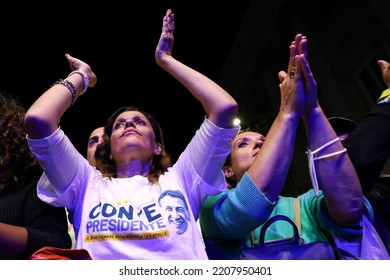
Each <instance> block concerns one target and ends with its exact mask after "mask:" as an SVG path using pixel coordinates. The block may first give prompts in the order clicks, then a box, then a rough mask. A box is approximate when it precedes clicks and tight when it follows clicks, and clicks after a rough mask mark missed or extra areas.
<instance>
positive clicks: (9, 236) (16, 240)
mask: <svg viewBox="0 0 390 280" xmlns="http://www.w3.org/2000/svg"><path fill="white" fill-rule="evenodd" d="M26 245H27V230H26V229H25V228H24V227H18V226H13V225H8V224H4V223H0V248H1V250H0V259H8V260H10V259H17V258H19V257H20V256H22V255H23V253H24V251H25V250H26Z"/></svg>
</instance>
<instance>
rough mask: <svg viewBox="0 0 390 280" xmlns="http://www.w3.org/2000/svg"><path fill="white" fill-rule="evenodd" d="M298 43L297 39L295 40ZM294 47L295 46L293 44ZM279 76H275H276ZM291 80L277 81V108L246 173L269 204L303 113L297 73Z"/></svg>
mask: <svg viewBox="0 0 390 280" xmlns="http://www.w3.org/2000/svg"><path fill="white" fill-rule="evenodd" d="M297 39H298V40H300V38H297ZM294 44H295V42H294ZM294 44H292V45H291V46H290V62H289V65H290V67H289V68H291V65H294V64H295V55H296V54H297V49H296V47H295V45H294ZM280 75H282V73H279V76H280ZM295 75H296V76H295V78H290V77H289V76H288V77H280V80H281V82H282V83H281V84H280V85H279V87H280V92H281V104H280V110H279V113H278V115H277V117H276V119H275V121H274V122H273V124H272V126H271V128H270V130H269V132H268V133H267V137H266V139H265V141H264V144H263V146H262V148H261V149H260V151H259V153H258V154H257V156H256V159H255V161H254V162H253V164H252V165H251V167H250V168H249V170H248V174H249V176H250V177H251V178H252V180H253V181H254V182H255V184H256V186H258V187H259V188H260V190H261V191H262V192H263V193H264V195H265V196H267V198H268V199H269V200H270V201H275V200H276V199H277V198H278V196H279V194H280V192H281V190H282V188H283V185H284V183H285V180H286V177H287V173H288V170H289V167H290V163H291V159H292V156H293V151H294V143H295V137H296V131H297V127H298V123H299V120H300V119H301V116H302V114H303V112H304V105H305V104H304V94H303V89H302V82H301V81H300V73H298V72H297V73H296V74H295Z"/></svg>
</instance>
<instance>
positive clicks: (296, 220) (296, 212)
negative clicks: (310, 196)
mask: <svg viewBox="0 0 390 280" xmlns="http://www.w3.org/2000/svg"><path fill="white" fill-rule="evenodd" d="M293 208H294V223H295V224H296V225H297V228H298V232H299V234H300V233H301V203H300V202H299V196H298V197H297V198H296V199H294V200H293Z"/></svg>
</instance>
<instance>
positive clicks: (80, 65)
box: [65, 54, 97, 87]
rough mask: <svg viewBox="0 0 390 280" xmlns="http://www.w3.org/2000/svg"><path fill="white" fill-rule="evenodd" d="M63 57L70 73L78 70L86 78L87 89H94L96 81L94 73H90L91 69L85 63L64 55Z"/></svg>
mask: <svg viewBox="0 0 390 280" xmlns="http://www.w3.org/2000/svg"><path fill="white" fill-rule="evenodd" d="M65 57H66V59H67V60H68V63H69V66H70V69H71V70H72V71H75V70H79V71H81V72H83V73H84V74H85V75H87V76H88V79H89V87H94V86H95V85H96V81H97V78H96V75H95V73H93V72H92V69H91V67H90V66H89V65H88V64H87V63H85V62H84V61H82V60H80V59H78V58H75V57H73V56H71V55H69V54H65Z"/></svg>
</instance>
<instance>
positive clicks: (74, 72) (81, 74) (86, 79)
mask: <svg viewBox="0 0 390 280" xmlns="http://www.w3.org/2000/svg"><path fill="white" fill-rule="evenodd" d="M73 74H79V75H80V76H81V78H83V92H82V93H80V94H79V96H80V95H82V94H83V93H84V92H86V91H87V89H88V87H89V78H88V76H87V74H85V73H84V72H82V71H80V70H75V71H72V72H70V73H69V75H68V77H69V76H71V75H73Z"/></svg>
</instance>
